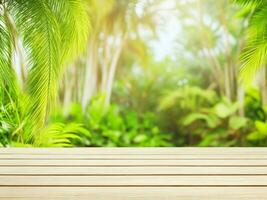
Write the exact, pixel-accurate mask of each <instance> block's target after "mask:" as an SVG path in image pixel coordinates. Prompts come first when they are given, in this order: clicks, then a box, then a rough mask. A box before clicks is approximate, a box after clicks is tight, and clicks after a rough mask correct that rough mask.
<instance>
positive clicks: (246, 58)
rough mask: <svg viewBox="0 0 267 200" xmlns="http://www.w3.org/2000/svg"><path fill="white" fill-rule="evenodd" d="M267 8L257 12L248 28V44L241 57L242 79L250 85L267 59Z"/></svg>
mask: <svg viewBox="0 0 267 200" xmlns="http://www.w3.org/2000/svg"><path fill="white" fill-rule="evenodd" d="M266 18H267V6H265V7H263V8H262V9H260V10H259V11H257V12H256V13H255V14H254V15H253V17H252V19H251V22H250V26H249V28H248V37H247V44H246V46H245V48H244V51H243V53H242V55H241V61H242V66H241V70H240V78H241V80H242V81H243V82H245V83H248V82H250V80H251V79H252V78H253V76H254V75H255V73H256V72H257V70H258V69H259V68H260V67H263V66H264V64H266V59H267V28H266V27H267V21H266Z"/></svg>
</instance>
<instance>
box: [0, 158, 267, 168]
mask: <svg viewBox="0 0 267 200" xmlns="http://www.w3.org/2000/svg"><path fill="white" fill-rule="evenodd" d="M1 166H254V167H262V166H263V167H264V166H265V167H266V166H267V160H164V161H161V160H0V167H1Z"/></svg>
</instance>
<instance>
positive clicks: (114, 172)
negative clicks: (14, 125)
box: [0, 148, 267, 200]
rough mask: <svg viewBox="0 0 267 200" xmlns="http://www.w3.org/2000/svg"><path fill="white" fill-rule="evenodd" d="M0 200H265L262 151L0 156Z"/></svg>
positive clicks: (12, 152) (266, 170) (1, 152)
mask: <svg viewBox="0 0 267 200" xmlns="http://www.w3.org/2000/svg"><path fill="white" fill-rule="evenodd" d="M0 199H5V200H9V199H20V200H21V199H30V200H32V199H43V200H44V199H46V200H47V199H55V200H58V199H62V200H63V199H64V200H65V199H77V200H80V199H92V200H103V199H107V200H113V199H119V200H128V199H135V200H136V199H152V200H156V199H160V200H164V199H167V200H173V199H175V200H177V199H181V200H187V199H196V200H201V199H203V200H207V199H223V200H232V199H253V200H254V199H255V200H260V199H267V148H74V149H31V148H28V149H23V148H16V149H8V148H6V149H0Z"/></svg>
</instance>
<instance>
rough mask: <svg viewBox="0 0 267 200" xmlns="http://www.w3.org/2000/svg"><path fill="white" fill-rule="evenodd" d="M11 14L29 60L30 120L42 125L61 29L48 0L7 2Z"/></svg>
mask: <svg viewBox="0 0 267 200" xmlns="http://www.w3.org/2000/svg"><path fill="white" fill-rule="evenodd" d="M10 2H11V5H9V7H10V8H11V13H12V14H13V16H14V20H15V23H16V26H17V29H18V31H19V32H20V33H21V36H22V39H23V43H24V46H25V49H26V51H27V54H28V59H29V65H30V66H29V77H28V83H27V90H28V92H29V95H30V102H28V107H29V111H28V112H29V115H30V117H29V119H30V121H33V122H34V124H33V126H34V127H35V128H37V129H39V128H41V127H42V126H43V125H44V123H45V119H46V116H47V112H48V110H49V107H50V104H51V102H53V101H54V99H55V94H56V83H57V77H58V68H59V63H60V62H59V55H60V54H59V52H60V40H61V37H60V31H59V30H60V29H59V25H58V22H57V19H56V16H55V15H54V13H53V10H52V9H51V6H50V5H49V4H48V2H47V1H42V0H20V1H18V0H16V1H10Z"/></svg>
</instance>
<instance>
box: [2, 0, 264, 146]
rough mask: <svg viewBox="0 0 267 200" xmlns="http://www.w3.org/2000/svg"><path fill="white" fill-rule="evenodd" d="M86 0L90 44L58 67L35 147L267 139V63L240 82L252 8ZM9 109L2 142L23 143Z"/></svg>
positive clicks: (209, 2) (208, 1) (189, 0)
mask: <svg viewBox="0 0 267 200" xmlns="http://www.w3.org/2000/svg"><path fill="white" fill-rule="evenodd" d="M87 6H88V7H87V12H88V15H89V21H90V31H89V34H88V41H87V43H86V48H85V50H84V51H83V52H82V53H81V54H80V55H79V56H78V58H77V59H75V60H74V61H73V62H71V63H69V64H68V65H67V66H66V68H65V70H64V72H63V73H62V76H61V78H60V81H59V88H58V95H57V103H56V105H55V106H54V108H53V109H52V110H51V112H50V114H49V117H48V118H47V123H46V124H47V129H46V131H45V134H44V135H45V137H43V138H42V142H41V143H39V146H85V147H95V146H96V147H169V146H177V147H180V146H226V147H228V146H265V145H267V122H266V117H267V107H266V105H267V88H266V83H267V76H266V75H267V74H266V69H264V68H262V69H260V70H259V72H258V73H257V74H256V76H255V78H254V80H253V81H251V83H250V84H246V85H245V84H242V83H241V82H240V79H239V69H240V65H241V64H240V54H241V51H242V49H243V47H244V45H245V39H246V34H245V31H246V29H247V27H248V25H249V17H250V12H249V11H248V10H247V9H243V8H241V6H240V5H238V4H235V3H233V2H231V1H229V0H218V1H214V0H135V1H130V0H88V1H87ZM18 62H19V61H18ZM19 75H20V76H23V73H21V74H19ZM21 79H23V77H22V78H21ZM5 106H7V105H2V109H4V107H5ZM5 109H7V108H5ZM8 109H10V108H8ZM11 109H12V108H11ZM3 113H4V112H2V128H1V134H2V136H1V139H0V140H1V144H2V146H9V145H11V146H12V145H13V146H21V145H22V143H23V142H21V140H19V139H18V138H19V137H18V136H14V132H15V130H17V127H18V126H19V124H18V123H17V122H14V121H12V120H10V121H9V120H7V119H8V118H7V117H6V116H5V115H4V114H3ZM9 118H10V119H11V118H12V116H11V117H9ZM0 119H1V116H0ZM12 119H13V118H12ZM3 121H4V123H3ZM58 130H60V131H58ZM10 134H11V135H12V136H10ZM53 139H54V140H53ZM52 140H53V141H52ZM51 141H52V142H51ZM29 143H30V142H29ZM24 145H25V144H24Z"/></svg>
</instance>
